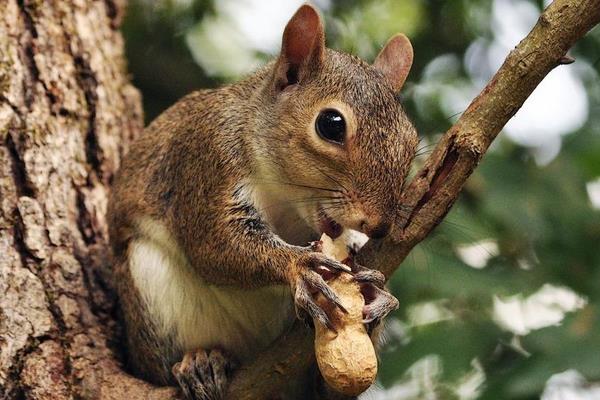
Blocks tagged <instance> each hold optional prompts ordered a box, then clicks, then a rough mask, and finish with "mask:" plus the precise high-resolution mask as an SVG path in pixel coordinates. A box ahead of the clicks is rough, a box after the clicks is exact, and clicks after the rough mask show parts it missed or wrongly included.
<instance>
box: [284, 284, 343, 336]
mask: <svg viewBox="0 0 600 400" xmlns="http://www.w3.org/2000/svg"><path fill="white" fill-rule="evenodd" d="M294 301H295V304H296V315H298V318H300V319H303V318H302V316H301V312H300V310H304V311H305V312H306V313H307V314H308V315H310V316H311V317H312V318H313V319H316V320H317V321H319V322H320V323H321V324H323V325H324V326H326V327H327V328H328V329H331V330H332V331H336V329H335V327H334V326H333V323H332V322H331V320H330V319H329V317H328V316H327V314H326V313H325V311H323V309H322V308H321V307H319V305H318V304H317V303H316V302H315V301H314V300H313V299H312V295H311V293H310V291H309V289H308V285H307V283H306V282H304V281H302V280H300V282H298V283H297V284H296V290H295V293H294Z"/></svg>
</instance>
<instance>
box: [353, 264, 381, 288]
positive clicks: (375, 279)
mask: <svg viewBox="0 0 600 400" xmlns="http://www.w3.org/2000/svg"><path fill="white" fill-rule="evenodd" d="M354 280H355V281H356V282H358V283H371V284H373V285H375V286H376V287H378V288H380V289H383V286H384V285H385V275H383V274H382V273H381V272H380V271H377V270H376V269H368V268H365V267H359V270H358V271H357V272H356V273H355V274H354Z"/></svg>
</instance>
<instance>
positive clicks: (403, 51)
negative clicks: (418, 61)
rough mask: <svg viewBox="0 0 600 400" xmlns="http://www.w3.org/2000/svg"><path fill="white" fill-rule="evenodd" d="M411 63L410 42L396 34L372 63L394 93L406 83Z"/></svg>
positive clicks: (401, 35)
mask: <svg viewBox="0 0 600 400" xmlns="http://www.w3.org/2000/svg"><path fill="white" fill-rule="evenodd" d="M412 62H413V48H412V45H411V44H410V40H408V38H407V37H406V36H405V35H404V34H402V33H398V34H396V35H394V36H392V37H391V38H390V40H388V42H387V43H386V45H385V47H384V48H383V49H382V50H381V51H380V52H379V55H378V56H377V58H376V59H375V61H374V62H373V66H374V67H375V68H377V69H378V70H379V71H380V72H381V73H383V75H384V76H385V77H386V79H387V80H388V82H389V83H390V84H391V85H392V87H393V88H394V90H395V91H396V92H399V91H400V89H401V88H402V85H404V82H405V81H406V77H407V76H408V72H409V71H410V67H411V66H412Z"/></svg>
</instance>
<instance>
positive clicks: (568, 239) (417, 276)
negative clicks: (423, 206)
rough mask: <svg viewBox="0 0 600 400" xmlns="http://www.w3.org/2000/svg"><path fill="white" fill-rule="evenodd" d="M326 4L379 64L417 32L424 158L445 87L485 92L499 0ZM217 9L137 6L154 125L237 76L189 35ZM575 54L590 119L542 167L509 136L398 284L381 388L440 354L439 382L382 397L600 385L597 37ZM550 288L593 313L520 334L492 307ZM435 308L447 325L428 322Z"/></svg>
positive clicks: (139, 48)
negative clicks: (480, 42) (200, 58)
mask: <svg viewBox="0 0 600 400" xmlns="http://www.w3.org/2000/svg"><path fill="white" fill-rule="evenodd" d="M523 1H526V0H523ZM324 3H326V4H329V5H330V7H329V8H328V9H327V10H326V11H325V13H324V16H325V20H326V26H327V30H328V44H329V46H330V47H333V48H337V49H341V50H345V51H349V52H352V53H354V54H357V55H359V56H361V57H364V58H365V59H367V60H372V59H373V57H374V56H375V54H376V53H377V51H378V50H379V48H380V47H381V46H382V45H383V43H384V42H385V40H386V39H387V38H388V37H389V36H391V35H392V34H393V33H395V32H396V31H398V30H402V31H404V32H406V33H408V34H409V36H410V37H411V41H412V42H413V46H414V48H415V54H416V57H415V63H414V67H413V70H412V72H411V75H410V77H409V82H408V83H407V85H406V87H405V90H404V91H403V98H404V103H405V107H406V108H407V110H408V113H409V115H411V118H413V120H414V122H415V125H416V126H417V128H418V130H419V132H420V133H421V135H422V139H423V145H422V148H421V150H420V153H421V154H422V155H421V156H420V158H421V159H422V158H423V157H426V156H427V154H428V152H429V151H430V150H431V149H432V147H431V145H432V144H435V141H436V139H437V137H439V134H440V133H441V132H443V131H445V130H446V129H447V128H449V127H450V126H451V123H452V121H453V120H454V119H455V116H454V115H448V112H447V110H445V109H444V107H443V106H442V101H443V98H442V95H441V94H440V93H441V89H440V88H445V89H444V90H454V91H461V93H462V94H463V96H468V98H471V97H472V95H474V94H475V93H476V91H475V92H473V83H472V81H473V78H472V77H470V76H469V74H468V72H467V70H466V68H465V67H464V66H463V65H464V64H463V60H464V57H465V53H466V52H467V49H468V48H469V46H470V45H471V44H472V43H473V42H474V41H475V40H477V39H480V38H485V39H487V40H492V38H493V34H494V32H493V29H494V25H493V23H492V22H491V21H492V16H491V13H492V11H491V10H492V2H491V1H483V0H481V1H480V0H457V1H451V2H450V1H442V0H430V1H422V0H421V1H419V0H413V1H395V0H383V1H377V0H349V1H342V0H332V1H330V2H324ZM531 3H532V4H534V5H535V6H536V7H538V8H539V9H541V7H542V6H543V4H542V2H540V1H531ZM215 9H216V8H215V4H213V3H212V2H210V1H198V0H163V1H151V0H132V1H130V8H129V13H128V17H127V20H126V23H125V26H124V33H125V36H126V43H127V53H128V59H129V64H130V71H131V73H132V75H133V79H134V82H135V84H136V85H137V87H138V88H140V89H141V91H142V93H143V95H144V106H145V110H146V113H147V119H148V120H151V119H152V118H153V117H154V116H156V115H157V114H158V113H159V112H160V111H161V110H163V109H164V108H166V107H167V106H169V105H170V104H172V103H173V102H174V101H175V100H176V99H177V98H179V97H181V96H182V95H184V94H185V93H187V92H189V91H191V90H193V89H196V88H202V87H212V86H216V85H218V84H221V83H223V82H226V81H227V80H229V79H231V77H230V76H228V75H227V74H223V75H221V76H220V75H219V74H216V75H214V76H209V74H208V73H207V72H206V71H205V70H203V69H202V68H201V67H199V66H198V64H197V63H196V62H195V61H194V57H193V55H192V51H191V50H190V48H189V44H190V41H189V40H187V38H186V35H188V34H189V33H190V32H192V31H193V30H194V29H198V27H199V26H201V24H202V23H203V22H204V21H205V20H206V17H207V16H214V15H215ZM217 39H218V38H217ZM257 53H259V52H257ZM572 54H573V56H574V57H575V58H576V59H577V60H578V63H576V64H575V66H577V65H578V64H581V65H584V66H587V67H584V68H580V69H579V70H578V71H580V73H579V75H578V76H579V78H580V79H581V80H582V81H583V83H584V84H585V87H586V88H587V90H588V93H587V96H588V101H589V119H588V121H587V122H586V123H585V124H584V125H583V127H582V128H581V129H579V130H578V131H576V132H571V133H570V134H568V135H567V136H564V137H563V143H562V148H561V150H560V153H559V155H558V156H557V157H556V158H554V159H553V160H552V161H551V162H550V163H548V164H547V165H544V166H540V165H538V163H536V161H535V158H534V156H533V151H532V149H530V148H525V147H521V146H518V145H516V144H514V143H513V142H511V141H510V140H508V139H507V138H504V137H502V135H501V137H500V139H499V140H498V141H497V143H496V144H495V145H494V146H493V149H492V151H490V152H489V153H488V154H487V155H486V157H485V159H484V160H483V162H482V163H481V165H480V167H479V168H478V169H477V171H476V172H475V174H474V175H473V176H472V177H471V179H470V180H469V182H468V183H467V185H466V187H465V190H464V192H463V194H462V195H461V198H460V200H459V201H458V203H457V204H456V205H455V207H454V208H453V210H452V211H451V212H450V214H449V215H448V217H447V218H446V221H445V222H444V223H443V224H442V225H441V226H440V227H439V228H438V229H437V230H436V231H435V232H434V234H433V235H432V236H431V237H430V238H429V239H428V240H426V241H425V242H424V243H422V244H421V245H420V246H418V247H417V248H416V249H415V250H414V251H413V252H412V254H411V255H410V256H409V257H408V259H407V260H406V261H405V263H404V265H403V266H402V268H401V269H400V270H399V271H398V272H397V273H396V275H395V276H394V277H393V279H392V281H391V282H390V286H391V289H392V290H393V292H394V293H395V294H396V296H397V297H398V298H399V299H400V303H401V308H400V309H399V310H398V311H397V312H396V313H395V315H394V316H393V317H392V318H390V321H389V325H390V329H388V336H389V339H388V341H387V344H386V345H385V346H384V349H383V352H382V366H381V373H380V380H381V383H382V385H383V386H384V387H388V388H389V387H394V386H395V385H396V386H397V385H408V383H407V382H408V380H410V379H412V378H410V377H411V376H415V375H418V368H416V366H417V365H425V364H418V362H419V361H420V360H421V361H423V360H432V359H431V358H429V359H426V357H428V356H431V355H435V358H433V359H434V360H437V361H436V363H434V364H435V365H437V366H438V370H437V371H438V373H437V375H435V376H430V377H429V378H430V379H429V381H431V382H433V383H431V382H429V384H428V385H425V384H423V385H421V386H422V387H420V388H417V389H414V387H415V383H414V382H413V383H412V385H413V386H412V387H413V389H414V390H413V392H414V393H413V395H412V396H413V397H410V396H408V397H407V396H406V395H403V396H404V397H401V396H400V395H398V396H399V397H389V396H388V397H385V394H381V398H390V399H391V398H407V399H408V398H435V397H426V395H425V393H426V392H427V391H428V390H429V391H430V394H432V395H437V398H441V399H451V398H465V399H467V398H482V399H534V398H539V397H540V395H541V393H542V391H543V390H544V385H545V383H546V382H547V380H548V378H550V376H552V375H553V374H556V373H559V372H562V371H565V370H568V369H576V370H577V371H579V372H580V373H581V374H582V375H583V376H584V377H585V378H587V379H588V380H589V381H591V382H593V381H600V361H599V360H600V309H599V305H600V302H599V301H600V251H599V249H598V247H599V246H600V210H598V209H594V208H593V207H592V205H591V202H590V199H589V197H588V194H587V192H586V184H587V183H588V182H590V181H592V180H595V179H598V177H600V84H599V83H598V82H599V80H598V76H599V73H600V29H599V28H596V29H595V30H594V31H592V33H591V34H590V35H588V36H587V37H585V38H584V39H583V40H581V41H580V42H579V43H578V44H577V45H576V47H575V48H574V49H573V51H572ZM267 56H268V55H267V54H263V53H260V54H257V57H260V59H264V58H266V57H267ZM561 68H565V67H561ZM569 68H570V67H569ZM434 77H435V79H434ZM423 93H426V96H423ZM460 111H462V110H457V112H460ZM483 239H493V240H495V241H496V242H497V245H498V252H497V253H493V254H491V253H490V254H488V255H487V256H488V257H487V258H489V260H488V262H487V265H486V266H485V267H484V268H473V267H470V266H469V265H467V264H466V263H465V262H464V261H463V259H462V258H461V257H459V255H458V254H459V253H458V251H457V248H458V247H459V246H460V245H461V244H472V243H477V242H478V241H480V240H483ZM546 283H550V284H552V285H554V286H557V287H566V288H570V289H571V290H573V291H574V292H576V293H577V294H578V295H579V296H582V297H583V298H585V299H587V305H586V306H585V307H583V308H582V309H580V310H578V311H575V312H572V313H567V315H566V317H565V319H564V320H563V321H562V323H561V324H560V325H558V326H549V327H543V328H540V329H533V330H532V331H531V332H530V333H528V334H524V335H520V336H518V335H516V334H515V333H512V332H510V331H509V330H508V329H507V328H506V327H503V326H502V324H500V323H498V322H497V320H496V318H495V317H494V302H495V299H498V298H507V297H508V296H512V295H516V294H519V293H520V294H522V295H523V296H525V297H526V296H528V295H531V294H532V293H535V292H536V291H538V290H539V289H540V288H541V287H542V286H543V285H544V284H546ZM424 305H432V306H433V309H434V310H437V312H438V314H439V313H441V314H440V315H442V316H443V318H437V319H436V318H435V315H434V317H432V318H430V320H427V318H425V317H424V316H423V315H424V314H423V313H421V314H423V315H421V316H420V317H418V314H419V313H418V310H424V309H425V308H423V306H424ZM419 307H421V308H419ZM440 310H441V311H440ZM415 315H416V316H417V317H418V318H417V317H415ZM430 317H431V316H430ZM438 317H439V315H438ZM424 318H425V320H424ZM515 318H516V317H515ZM419 319H420V321H419ZM474 363H475V364H477V365H480V366H481V369H482V371H483V374H484V377H483V378H482V379H484V382H483V384H480V385H477V384H475V387H476V388H475V389H474V390H471V392H468V391H467V394H464V393H466V392H464V391H463V392H461V391H460V390H459V389H457V388H458V386H459V384H458V382H461V379H463V378H464V377H465V376H468V374H472V373H473V371H474V367H473V366H474ZM434 364H431V365H434ZM428 365H429V364H428ZM416 371H417V372H416ZM411 374H412V375H411ZM421 378H422V377H421ZM417 386H418V385H417ZM425 386H428V388H425ZM463 386H464V385H463ZM383 393H385V392H383ZM461 393H462V394H461ZM468 393H471V394H468ZM374 396H376V395H374ZM375 398H377V397H375Z"/></svg>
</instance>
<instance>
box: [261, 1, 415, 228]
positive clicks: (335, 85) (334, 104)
mask: <svg viewBox="0 0 600 400" xmlns="http://www.w3.org/2000/svg"><path fill="white" fill-rule="evenodd" d="M412 59H413V53H412V46H411V44H410V42H409V41H408V39H407V38H406V36H404V35H401V34H398V35H396V36H393V37H392V38H391V39H390V40H389V41H388V43H387V44H386V46H385V47H384V48H383V49H382V50H381V52H380V53H379V55H378V56H377V58H376V59H375V61H374V63H373V64H372V65H369V64H368V63H366V62H364V61H362V60H360V59H358V58H357V57H354V56H351V55H348V54H343V53H339V52H336V51H333V50H330V49H327V48H326V47H325V41H324V30H323V25H322V22H321V19H320V17H319V14H318V13H317V11H316V10H315V9H314V8H312V7H311V6H309V5H304V6H302V7H300V9H298V11H297V12H296V13H295V14H294V16H293V17H292V18H291V20H290V21H289V22H288V24H287V26H286V28H285V31H284V33H283V41H282V49H281V54H280V56H279V58H278V59H277V60H276V62H275V63H274V64H272V68H271V69H270V72H269V74H270V75H269V76H268V77H267V79H266V87H265V88H263V89H264V91H263V92H261V95H260V97H261V101H263V102H264V103H263V106H266V107H264V109H265V110H267V111H266V112H263V113H261V117H260V121H257V125H256V127H257V129H256V132H255V135H256V136H257V139H258V140H256V141H254V143H255V146H254V152H255V153H259V154H258V155H259V156H258V157H257V159H260V160H262V162H261V163H260V166H259V168H258V170H259V171H258V172H257V173H258V174H259V175H260V178H261V179H262V180H263V181H265V182H272V183H275V184H276V185H277V187H275V185H270V186H269V189H270V190H272V191H277V197H278V198H283V199H284V201H287V202H288V205H289V207H292V208H294V210H295V211H296V212H297V214H298V215H299V216H300V218H302V219H304V221H306V222H307V224H308V225H309V226H310V227H311V228H312V229H314V230H315V231H319V232H325V233H327V234H329V235H330V236H333V237H336V236H338V235H339V234H341V231H342V228H350V229H355V230H359V231H362V232H363V233H365V234H367V235H368V236H369V237H375V238H380V237H383V236H385V235H386V234H387V233H388V231H389V228H390V225H391V224H392V219H393V217H394V215H395V214H396V213H397V210H398V206H399V205H398V202H399V198H398V195H399V193H400V191H401V188H402V185H403V183H404V180H405V178H406V175H407V173H408V170H409V168H410V163H411V161H412V160H413V158H414V155H415V150H416V146H417V133H416V131H415V129H414V127H413V125H412V124H411V122H410V121H409V119H408V118H407V116H406V114H405V113H404V111H403V109H402V106H401V104H400V101H399V96H398V93H399V91H400V89H401V87H402V85H403V84H404V81H405V80H406V77H407V75H408V72H409V69H410V67H411V65H412Z"/></svg>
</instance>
